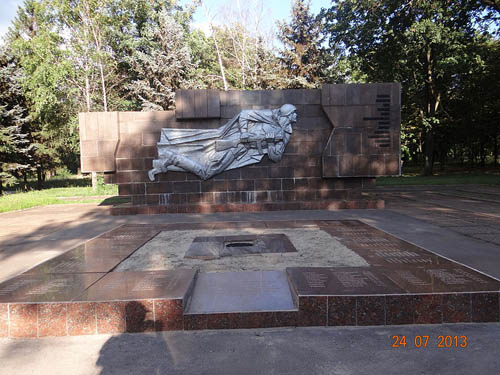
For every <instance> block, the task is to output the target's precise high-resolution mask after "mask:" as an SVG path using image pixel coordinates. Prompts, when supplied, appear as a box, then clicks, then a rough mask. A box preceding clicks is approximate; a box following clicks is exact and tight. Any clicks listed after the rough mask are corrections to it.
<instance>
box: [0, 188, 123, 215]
mask: <svg viewBox="0 0 500 375" xmlns="http://www.w3.org/2000/svg"><path fill="white" fill-rule="evenodd" d="M103 195H105V196H110V195H111V196H116V195H118V187H117V185H100V186H99V187H98V189H97V190H96V191H94V190H92V188H91V187H90V186H84V187H82V186H80V187H64V188H52V189H45V190H35V191H29V192H26V193H15V194H7V195H4V196H2V197H0V212H8V211H15V210H22V209H26V208H31V207H37V206H47V205H51V204H69V203H101V202H103V201H106V204H111V203H115V202H114V201H113V199H109V198H107V199H106V198H102V197H101V198H99V197H98V196H103ZM69 197H71V198H73V199H68V198H69ZM64 198H66V199H64Z"/></svg>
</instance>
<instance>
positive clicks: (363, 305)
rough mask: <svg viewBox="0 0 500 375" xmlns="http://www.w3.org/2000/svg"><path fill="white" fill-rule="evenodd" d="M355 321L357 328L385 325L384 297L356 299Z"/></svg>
mask: <svg viewBox="0 0 500 375" xmlns="http://www.w3.org/2000/svg"><path fill="white" fill-rule="evenodd" d="M356 303H357V311H356V320H357V324H358V325H359V326H375V325H384V324H385V296H362V297H356Z"/></svg>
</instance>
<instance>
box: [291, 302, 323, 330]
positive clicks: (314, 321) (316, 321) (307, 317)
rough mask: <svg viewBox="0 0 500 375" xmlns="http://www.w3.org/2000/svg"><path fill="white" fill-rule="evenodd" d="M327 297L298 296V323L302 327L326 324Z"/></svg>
mask: <svg viewBox="0 0 500 375" xmlns="http://www.w3.org/2000/svg"><path fill="white" fill-rule="evenodd" d="M327 298H328V297H325V296H318V297H300V298H299V319H298V322H297V323H298V325H299V326H302V327H309V326H326V324H327V309H328V305H327V304H328V301H327Z"/></svg>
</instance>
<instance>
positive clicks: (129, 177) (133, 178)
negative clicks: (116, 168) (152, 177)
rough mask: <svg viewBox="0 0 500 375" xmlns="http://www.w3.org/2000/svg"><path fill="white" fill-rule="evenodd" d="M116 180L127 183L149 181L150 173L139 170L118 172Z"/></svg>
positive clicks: (119, 182)
mask: <svg viewBox="0 0 500 375" xmlns="http://www.w3.org/2000/svg"><path fill="white" fill-rule="evenodd" d="M116 181H117V183H118V184H127V183H133V182H136V183H138V182H142V183H144V182H145V181H148V174H147V172H146V171H142V172H138V171H134V172H117V173H116Z"/></svg>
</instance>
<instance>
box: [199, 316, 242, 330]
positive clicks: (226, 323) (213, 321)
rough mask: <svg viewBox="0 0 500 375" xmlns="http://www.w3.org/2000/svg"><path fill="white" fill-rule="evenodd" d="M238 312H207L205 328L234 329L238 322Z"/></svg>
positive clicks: (237, 326) (239, 318)
mask: <svg viewBox="0 0 500 375" xmlns="http://www.w3.org/2000/svg"><path fill="white" fill-rule="evenodd" d="M240 320H241V317H240V314H239V313H221V314H207V329H235V328H239V324H240Z"/></svg>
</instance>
